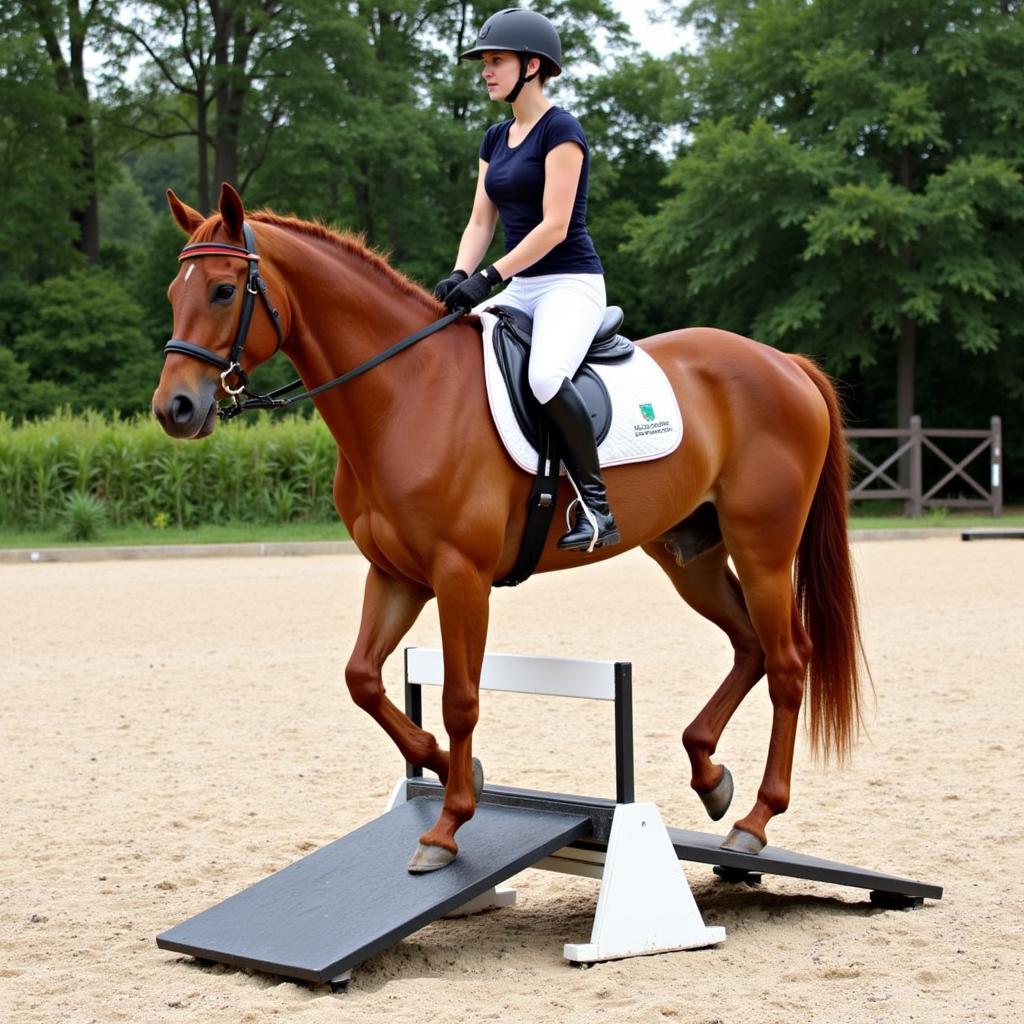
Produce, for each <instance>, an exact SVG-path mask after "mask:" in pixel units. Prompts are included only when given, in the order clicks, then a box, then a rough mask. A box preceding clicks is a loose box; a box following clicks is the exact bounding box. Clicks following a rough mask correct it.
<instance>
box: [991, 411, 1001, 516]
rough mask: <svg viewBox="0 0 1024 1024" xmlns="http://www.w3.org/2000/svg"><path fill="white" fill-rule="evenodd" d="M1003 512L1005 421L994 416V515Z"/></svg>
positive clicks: (999, 514)
mask: <svg viewBox="0 0 1024 1024" xmlns="http://www.w3.org/2000/svg"><path fill="white" fill-rule="evenodd" d="M1002 514H1003V421H1002V419H1000V417H998V416H993V417H992V515H993V516H994V517H997V516H1001V515H1002Z"/></svg>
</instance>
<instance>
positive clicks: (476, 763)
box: [473, 757, 484, 803]
mask: <svg viewBox="0 0 1024 1024" xmlns="http://www.w3.org/2000/svg"><path fill="white" fill-rule="evenodd" d="M483 791H484V766H483V765H482V764H481V763H480V758H479V757H474V758H473V802H474V803H479V801H480V794H481V793H482V792H483Z"/></svg>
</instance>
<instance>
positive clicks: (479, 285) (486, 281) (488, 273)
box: [444, 264, 501, 313]
mask: <svg viewBox="0 0 1024 1024" xmlns="http://www.w3.org/2000/svg"><path fill="white" fill-rule="evenodd" d="M500 283H501V274H499V273H498V271H497V270H495V269H494V265H493V264H492V265H491V266H489V267H487V268H485V269H484V270H478V271H477V272H476V273H475V274H474V275H473V276H472V277H470V278H467V279H466V280H465V281H463V282H462V283H461V284H459V285H456V286H455V287H454V288H453V289H452V290H451V291H450V292H449V293H448V294H447V295H446V296H445V299H444V304H445V305H446V306H447V307H448V308H449V309H450V310H451V311H452V312H453V313H454V312H455V310H457V309H464V310H466V311H469V310H471V309H472V308H473V307H474V306H478V305H479V304H480V303H481V302H483V301H484V299H486V298H487V296H488V295H490V294H491V289H492V288H493V287H494V286H495V285H496V284H500Z"/></svg>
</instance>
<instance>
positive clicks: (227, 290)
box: [213, 284, 235, 302]
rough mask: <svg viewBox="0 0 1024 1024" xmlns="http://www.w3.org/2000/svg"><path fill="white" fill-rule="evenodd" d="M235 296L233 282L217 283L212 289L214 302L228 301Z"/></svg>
mask: <svg viewBox="0 0 1024 1024" xmlns="http://www.w3.org/2000/svg"><path fill="white" fill-rule="evenodd" d="M234 297H235V286H234V285H233V284H219V285H217V287H216V288H215V289H214V291H213V301H214V302H230V301H231V299H233V298H234Z"/></svg>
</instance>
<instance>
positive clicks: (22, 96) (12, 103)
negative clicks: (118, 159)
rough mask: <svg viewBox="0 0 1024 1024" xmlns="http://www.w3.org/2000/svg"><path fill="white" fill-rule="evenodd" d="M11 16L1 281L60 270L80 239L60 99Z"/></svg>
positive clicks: (6, 44)
mask: <svg viewBox="0 0 1024 1024" xmlns="http://www.w3.org/2000/svg"><path fill="white" fill-rule="evenodd" d="M18 13H19V12H16V11H13V9H10V8H6V7H5V8H3V15H2V17H0V28H2V29H3V32H2V34H0V67H2V68H3V73H2V74H0V166H2V167H3V169H4V173H3V174H2V175H0V207H2V209H3V216H2V217H0V251H2V252H3V253H4V261H3V268H2V270H0V281H2V280H3V279H4V278H6V279H8V280H11V279H17V280H18V281H19V282H22V281H24V280H25V279H27V280H34V279H38V278H40V277H42V276H45V275H46V274H49V273H56V272H60V271H63V270H66V269H68V268H69V267H70V265H71V264H72V262H73V261H74V255H73V253H72V251H71V250H72V247H73V246H74V245H76V244H77V243H78V241H79V238H80V236H79V230H78V228H77V227H76V225H75V223H74V222H73V221H72V219H71V217H70V216H68V213H67V211H69V210H71V209H72V208H73V207H74V206H75V205H76V204H77V203H78V201H79V196H80V189H79V185H78V181H77V179H76V176H75V174H74V172H73V164H74V161H75V159H76V152H75V145H74V140H73V139H71V138H70V137H69V136H68V133H67V132H66V131H65V125H64V109H63V100H62V99H61V97H60V96H59V95H58V93H57V92H56V90H55V89H54V87H53V81H52V77H51V71H50V66H49V62H48V60H47V58H46V56H45V55H44V54H43V53H42V51H41V48H40V47H39V46H38V43H37V39H36V36H35V34H34V32H31V31H29V30H27V29H26V26H25V23H24V21H23V20H20V23H19V19H17V18H14V17H13V15H14V14H18ZM55 211H56V212H55ZM19 287H20V284H19ZM2 308H7V304H6V303H2V302H0V320H2V319H3V315H4V314H3V312H2ZM0 335H2V330H0Z"/></svg>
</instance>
